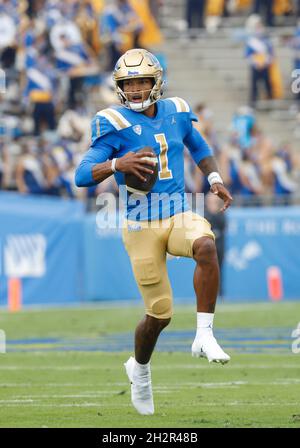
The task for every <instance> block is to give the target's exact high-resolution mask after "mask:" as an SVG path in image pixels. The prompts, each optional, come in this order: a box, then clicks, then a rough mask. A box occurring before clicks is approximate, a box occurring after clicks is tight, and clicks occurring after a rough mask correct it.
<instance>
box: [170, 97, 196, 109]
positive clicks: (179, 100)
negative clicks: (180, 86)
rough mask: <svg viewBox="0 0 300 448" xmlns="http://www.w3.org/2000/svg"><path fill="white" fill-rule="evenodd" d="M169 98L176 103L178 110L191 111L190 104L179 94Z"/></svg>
mask: <svg viewBox="0 0 300 448" xmlns="http://www.w3.org/2000/svg"><path fill="white" fill-rule="evenodd" d="M169 100H170V101H172V102H173V103H174V105H175V107H176V112H191V108H190V106H189V105H188V103H187V102H186V101H185V100H183V99H182V98H179V97H178V96H174V97H173V98H169Z"/></svg>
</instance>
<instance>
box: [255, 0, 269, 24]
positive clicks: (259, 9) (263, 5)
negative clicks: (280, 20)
mask: <svg viewBox="0 0 300 448" xmlns="http://www.w3.org/2000/svg"><path fill="white" fill-rule="evenodd" d="M273 8H274V0H254V8H253V13H254V14H259V15H261V13H263V14H262V16H263V18H264V20H265V24H266V25H267V26H274V12H273Z"/></svg>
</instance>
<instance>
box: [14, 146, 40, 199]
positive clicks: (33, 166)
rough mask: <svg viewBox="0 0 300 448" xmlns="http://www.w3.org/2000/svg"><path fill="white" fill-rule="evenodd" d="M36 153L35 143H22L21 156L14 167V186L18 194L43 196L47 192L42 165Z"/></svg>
mask: <svg viewBox="0 0 300 448" xmlns="http://www.w3.org/2000/svg"><path fill="white" fill-rule="evenodd" d="M37 152H38V147H37V144H36V141H34V140H27V141H26V140H23V141H22V144H21V155H20V157H19V159H18V162H17V166H16V185H17V189H18V191H19V192H20V193H23V194H25V193H29V194H45V193H46V191H47V182H46V180H45V177H44V169H43V165H42V162H41V159H40V157H38V156H37Z"/></svg>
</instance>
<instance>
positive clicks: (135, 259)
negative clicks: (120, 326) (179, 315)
mask: <svg viewBox="0 0 300 448" xmlns="http://www.w3.org/2000/svg"><path fill="white" fill-rule="evenodd" d="M113 79H114V82H115V86H116V91H117V93H118V96H119V99H120V102H121V105H120V106H114V107H109V108H107V109H104V110H101V111H100V112H98V113H97V114H96V116H95V117H94V119H93V122H92V144H91V147H90V149H89V150H88V152H87V153H86V155H85V156H84V158H83V160H82V162H81V163H80V165H79V167H78V168H77V171H76V176H75V177H76V179H75V180H76V184H77V186H82V187H84V186H90V185H95V184H97V183H99V182H102V181H103V180H104V179H106V178H107V177H109V176H111V175H112V174H114V175H115V178H116V181H117V183H118V184H119V186H121V185H124V183H125V181H124V174H125V173H130V174H134V175H135V176H137V178H139V179H140V181H141V182H143V181H144V180H145V173H148V174H149V173H150V174H151V173H152V172H153V166H154V164H155V161H154V160H153V153H151V152H150V151H149V152H142V153H141V152H137V151H139V150H140V149H141V148H144V147H146V146H147V147H149V146H150V147H152V148H153V149H154V151H155V153H156V155H157V161H158V162H159V172H158V178H157V181H156V183H155V184H154V187H153V188H152V190H151V192H149V193H147V194H146V195H145V197H146V198H147V199H149V204H148V206H147V207H148V208H147V210H146V211H145V210H144V212H148V213H135V211H136V210H137V209H138V201H136V202H135V201H133V200H132V198H131V197H130V195H129V199H128V198H127V200H128V203H127V221H126V225H125V227H124V228H123V241H124V244H125V247H126V250H127V252H128V254H129V257H130V260H131V264H132V268H133V273H134V276H135V279H136V282H137V285H138V287H139V290H140V292H141V295H142V297H143V299H144V303H145V310H146V313H145V316H144V318H143V319H142V321H141V322H140V323H139V324H138V326H137V328H136V331H135V356H134V357H130V358H129V360H128V361H127V362H126V363H125V364H124V365H125V369H126V372H127V375H128V377H129V380H130V382H131V401H132V404H133V406H134V407H135V408H136V410H137V411H138V412H139V413H140V414H144V415H150V414H153V413H154V404H153V395H152V386H151V371H150V359H151V355H152V352H153V350H154V347H155V344H156V341H157V338H158V336H159V334H160V332H161V331H162V330H163V329H164V328H165V327H166V326H167V325H168V324H169V322H170V320H171V316H172V290H171V286H170V282H169V279H168V273H167V267H166V255H167V253H169V254H171V255H174V256H183V257H191V258H193V259H194V260H195V262H196V265H195V273H194V289H195V294H196V297H197V331H196V336H195V340H194V342H193V344H192V349H191V350H192V355H193V356H197V357H206V358H207V359H208V361H209V362H211V361H214V362H219V363H226V362H228V361H229V360H230V357H229V356H228V355H227V354H226V353H225V352H224V351H223V350H222V348H221V347H220V346H219V344H218V342H217V341H216V339H215V338H214V335H213V320H214V311H215V303H216V299H217V294H218V289H219V266H218V260H217V252H216V246H215V241H214V234H213V232H212V231H211V226H210V224H209V223H208V222H207V221H206V220H205V219H204V218H203V217H202V216H200V215H198V214H196V213H193V212H192V211H191V210H189V206H188V203H187V201H186V197H185V194H184V157H183V151H184V147H187V148H188V149H189V151H190V153H191V155H192V157H193V159H194V161H195V163H196V164H197V165H198V167H199V168H200V170H201V171H202V173H204V175H205V176H207V177H208V181H209V183H210V185H211V191H212V192H213V193H214V194H216V195H218V196H219V197H220V198H221V199H222V200H223V201H224V205H223V208H222V211H225V210H226V209H227V208H228V206H229V205H230V204H231V202H232V197H231V195H230V193H229V192H228V191H227V189H226V188H225V187H224V185H223V182H222V178H221V176H220V174H219V173H218V168H217V164H216V161H215V159H214V156H213V153H212V150H211V148H210V147H209V146H208V144H207V143H206V141H205V140H204V139H203V138H202V136H201V135H200V133H199V132H198V131H197V130H196V129H195V128H194V127H193V124H192V122H193V121H197V118H196V116H195V115H194V114H193V112H192V111H191V109H190V107H189V105H188V104H187V103H186V101H185V100H183V99H181V98H178V97H175V98H168V99H164V100H162V99H161V96H162V87H163V71H162V68H161V65H160V64H159V62H158V60H157V58H156V57H155V56H154V55H152V54H151V53H150V52H148V51H146V50H144V49H133V50H129V51H127V52H126V53H125V54H124V55H123V56H121V58H120V59H119V60H118V62H117V64H116V67H115V70H114V72H113ZM144 157H149V158H148V159H147V161H146V162H145V159H144ZM143 159H144V160H143ZM153 193H156V195H153ZM158 193H159V194H163V195H164V198H165V197H166V195H168V196H169V197H171V198H172V201H170V202H171V204H170V203H169V204H168V203H167V202H166V201H163V205H162V206H161V204H159V200H157V194H158ZM153 196H155V199H154V200H153V201H151V197H153ZM140 210H141V209H140V208H139V211H140ZM137 221H138V223H137ZM149 223H150V224H151V225H149Z"/></svg>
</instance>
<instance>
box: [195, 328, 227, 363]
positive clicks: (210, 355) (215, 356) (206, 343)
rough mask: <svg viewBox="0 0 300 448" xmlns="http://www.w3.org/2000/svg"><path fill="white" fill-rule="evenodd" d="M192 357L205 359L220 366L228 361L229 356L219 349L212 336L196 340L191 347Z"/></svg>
mask: <svg viewBox="0 0 300 448" xmlns="http://www.w3.org/2000/svg"><path fill="white" fill-rule="evenodd" d="M192 356H196V357H197V358H200V357H201V358H207V359H208V361H209V362H219V363H221V364H226V363H227V362H228V361H230V356H229V355H227V353H225V352H224V351H223V350H222V349H221V347H220V346H219V344H218V343H217V341H216V338H215V337H214V336H213V335H205V336H204V337H202V338H196V339H195V340H194V342H193V345H192Z"/></svg>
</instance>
